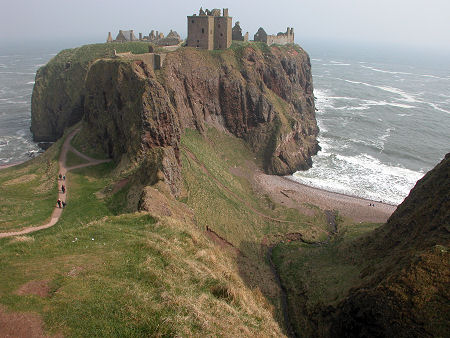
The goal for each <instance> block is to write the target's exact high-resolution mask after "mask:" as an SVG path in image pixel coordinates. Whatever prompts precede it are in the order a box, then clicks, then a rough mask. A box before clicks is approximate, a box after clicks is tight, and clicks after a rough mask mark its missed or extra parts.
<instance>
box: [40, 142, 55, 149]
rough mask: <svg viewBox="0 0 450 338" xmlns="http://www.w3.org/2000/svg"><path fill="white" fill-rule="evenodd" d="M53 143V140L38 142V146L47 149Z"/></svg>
mask: <svg viewBox="0 0 450 338" xmlns="http://www.w3.org/2000/svg"><path fill="white" fill-rule="evenodd" d="M53 143H54V142H38V146H39V148H41V149H42V150H47V149H48V148H50V147H51V146H52V144H53Z"/></svg>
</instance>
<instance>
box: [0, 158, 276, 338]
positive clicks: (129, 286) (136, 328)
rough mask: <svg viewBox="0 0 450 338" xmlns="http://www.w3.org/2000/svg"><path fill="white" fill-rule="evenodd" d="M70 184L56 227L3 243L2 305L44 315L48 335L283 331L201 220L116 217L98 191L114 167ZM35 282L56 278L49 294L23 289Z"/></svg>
mask: <svg viewBox="0 0 450 338" xmlns="http://www.w3.org/2000/svg"><path fill="white" fill-rule="evenodd" d="M20 170H21V169H19V170H17V169H14V170H11V171H9V176H8V178H10V179H11V178H14V177H16V176H17V175H20V174H21V173H22V172H21V171H20ZM27 173H28V172H27ZM56 173H57V171H56V172H55V175H53V174H52V175H50V177H53V178H55V177H56ZM1 174H3V172H2V173H1ZM2 177H3V176H2ZM5 177H6V176H5ZM67 180H68V183H69V184H70V190H69V192H68V196H67V198H68V200H67V207H66V209H65V210H64V212H63V214H62V217H61V219H60V221H59V222H58V223H57V224H56V225H55V226H54V227H52V228H49V229H46V230H42V231H39V232H36V233H32V234H30V235H28V236H21V237H19V238H17V239H14V238H6V239H1V240H0V275H1V276H3V278H2V283H0V304H3V305H5V306H7V307H8V309H9V310H10V311H24V312H29V311H33V312H36V313H38V314H40V315H41V316H42V318H43V319H44V322H45V328H46V330H48V332H49V333H61V332H62V333H63V334H64V335H65V336H76V337H79V336H130V337H142V336H175V335H176V336H199V335H211V336H216V335H220V334H222V333H223V332H228V333H229V334H230V335H234V336H238V335H241V334H244V335H252V336H255V335H267V334H268V332H272V333H274V334H276V335H281V331H280V329H279V327H278V326H277V324H276V323H275V322H274V321H273V319H272V317H271V308H270V305H269V304H268V303H266V301H265V300H264V298H262V296H261V294H260V292H259V291H258V290H251V289H250V288H248V287H247V286H245V284H244V283H243V282H242V280H241V277H240V276H239V274H238V272H237V271H238V267H237V265H236V262H234V261H233V260H232V259H231V258H230V257H229V256H227V255H226V254H225V253H223V252H221V251H220V250H219V249H217V248H216V247H215V245H214V244H212V243H211V242H210V241H209V240H208V239H207V238H206V237H205V236H204V235H203V234H202V232H201V231H198V228H197V225H196V224H195V223H189V222H187V221H185V220H178V219H176V218H171V217H168V218H167V217H165V218H161V217H158V219H156V218H154V217H152V216H151V215H149V214H146V213H131V214H120V215H113V212H112V211H111V208H110V205H108V203H109V202H108V198H106V199H99V198H98V197H97V196H98V193H99V192H101V191H104V190H105V188H106V187H109V186H111V184H112V183H113V182H114V181H116V180H117V177H115V176H114V165H113V164H112V163H105V164H101V165H98V166H93V167H86V168H83V169H77V170H74V171H72V172H69V173H68V174H67ZM122 190H126V189H125V188H124V189H122ZM122 190H121V191H122ZM121 191H119V192H118V193H117V194H120V193H121ZM21 198H24V199H26V198H28V197H27V196H22V197H21ZM110 198H115V197H114V196H112V197H111V196H110ZM116 198H118V199H120V198H119V197H116ZM22 202H23V201H22ZM175 202H176V201H175ZM176 203H178V202H176ZM117 212H119V211H118V210H117ZM33 280H46V281H49V286H50V294H49V296H48V297H44V298H42V297H38V296H34V295H22V296H19V295H17V294H16V293H15V291H16V290H17V289H18V288H19V287H20V286H21V285H23V284H25V283H27V282H28V281H33Z"/></svg>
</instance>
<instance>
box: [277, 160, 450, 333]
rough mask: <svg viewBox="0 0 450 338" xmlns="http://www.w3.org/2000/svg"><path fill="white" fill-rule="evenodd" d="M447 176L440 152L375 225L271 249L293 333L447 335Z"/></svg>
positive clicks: (449, 181) (449, 268)
mask: <svg viewBox="0 0 450 338" xmlns="http://www.w3.org/2000/svg"><path fill="white" fill-rule="evenodd" d="M449 174H450V155H447V156H446V158H445V159H444V160H443V161H442V162H441V163H440V164H439V165H438V166H436V168H434V169H433V170H431V171H430V172H429V173H428V174H427V175H425V176H424V178H422V179H421V180H420V181H419V182H418V183H417V184H416V186H415V188H414V189H413V190H412V191H411V193H410V195H409V196H408V197H407V198H406V199H405V201H404V202H403V203H402V204H401V205H400V206H399V207H398V208H397V210H396V211H395V212H394V214H393V215H392V216H391V217H390V219H389V221H388V222H387V223H386V224H385V225H383V226H381V227H377V226H376V225H371V224H355V225H348V226H343V227H341V229H340V232H339V234H338V235H336V236H334V237H333V238H332V240H331V241H330V243H329V244H327V245H320V246H317V245H307V244H303V243H281V244H279V245H278V246H277V247H276V248H275V249H274V260H275V262H276V264H277V268H278V270H279V271H280V275H281V279H282V283H283V285H284V286H285V287H286V289H287V290H288V295H289V298H288V301H289V308H290V310H291V311H290V315H291V319H292V322H293V323H294V327H295V330H296V332H297V334H299V335H300V336H308V337H313V336H317V337H329V336H347V337H361V336H363V337H385V336H388V337H394V336H395V337H428V336H430V337H431V336H438V337H444V336H446V335H447V333H448V332H449V326H450V323H449V320H448V313H449V310H450V302H449V299H450V294H449V291H448V285H449V282H450V261H449V258H450V256H449V252H448V248H449V246H450V231H449V230H450V229H449V224H450V204H449V203H450V202H449V201H450V198H449V197H450V196H449V194H450V175H449ZM374 228H376V230H374V231H370V230H371V229H374Z"/></svg>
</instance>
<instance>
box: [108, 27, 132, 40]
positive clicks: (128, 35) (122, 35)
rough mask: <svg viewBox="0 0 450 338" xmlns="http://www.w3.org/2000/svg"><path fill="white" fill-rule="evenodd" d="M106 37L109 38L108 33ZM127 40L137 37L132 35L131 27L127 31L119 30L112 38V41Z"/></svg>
mask: <svg viewBox="0 0 450 338" xmlns="http://www.w3.org/2000/svg"><path fill="white" fill-rule="evenodd" d="M108 39H109V35H108ZM128 41H138V39H136V37H135V36H134V31H133V30H132V29H130V30H128V31H123V30H120V31H119V34H117V37H116V39H115V40H114V42H128ZM108 42H109V41H108Z"/></svg>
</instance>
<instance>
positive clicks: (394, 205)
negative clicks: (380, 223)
mask: <svg viewBox="0 0 450 338" xmlns="http://www.w3.org/2000/svg"><path fill="white" fill-rule="evenodd" d="M291 176H292V175H291ZM291 176H281V177H283V178H284V179H286V180H287V181H289V182H294V183H296V184H300V185H302V186H304V187H306V188H311V189H315V190H320V191H323V192H325V193H330V194H335V195H341V196H344V197H351V198H357V199H360V200H364V201H366V202H368V203H372V202H373V203H378V204H384V205H387V206H391V207H394V208H397V207H398V206H399V205H400V204H401V203H400V204H397V205H396V204H391V203H387V202H383V201H375V200H371V199H369V198H366V197H360V196H356V195H349V194H344V193H342V192H336V191H331V190H326V189H323V188H317V187H313V186H312V185H307V184H304V183H302V182H299V181H297V180H295V179H294V178H292V179H291V178H289V177H291Z"/></svg>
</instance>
